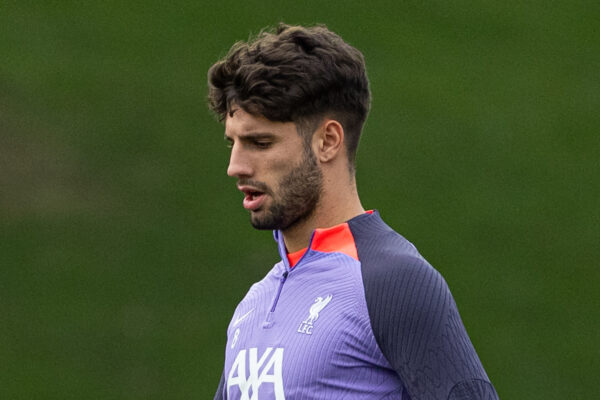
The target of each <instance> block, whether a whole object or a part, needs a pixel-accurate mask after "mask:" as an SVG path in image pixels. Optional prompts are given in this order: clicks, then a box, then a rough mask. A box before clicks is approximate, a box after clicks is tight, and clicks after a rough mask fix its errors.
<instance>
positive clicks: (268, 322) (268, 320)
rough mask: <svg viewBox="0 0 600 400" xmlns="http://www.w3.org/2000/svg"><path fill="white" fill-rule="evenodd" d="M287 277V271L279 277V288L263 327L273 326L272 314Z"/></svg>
mask: <svg viewBox="0 0 600 400" xmlns="http://www.w3.org/2000/svg"><path fill="white" fill-rule="evenodd" d="M287 277H288V271H285V272H284V273H283V275H281V278H279V288H277V293H276V294H275V298H274V299H273V305H272V306H271V310H270V311H269V313H268V314H267V318H266V319H265V322H264V323H263V328H264V329H268V328H271V327H272V326H273V324H274V323H275V322H274V321H273V314H274V313H275V308H276V307H277V302H278V301H279V296H280V295H281V289H282V288H283V284H284V283H285V280H286V279H287Z"/></svg>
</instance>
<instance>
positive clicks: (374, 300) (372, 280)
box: [350, 218, 498, 400]
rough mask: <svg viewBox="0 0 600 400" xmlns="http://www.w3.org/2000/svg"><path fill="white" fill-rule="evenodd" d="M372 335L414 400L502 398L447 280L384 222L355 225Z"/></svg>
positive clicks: (353, 230) (372, 220)
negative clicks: (465, 324) (482, 362)
mask: <svg viewBox="0 0 600 400" xmlns="http://www.w3.org/2000/svg"><path fill="white" fill-rule="evenodd" d="M350 228H351V229H352V233H353V235H354V237H355V241H356V245H357V251H358V256H359V259H360V261H361V271H362V276H363V284H364V289H365V298H366V301H367V308H368V312H369V318H370V320H371V326H372V329H373V334H374V336H375V339H376V340H377V343H378V345H379V347H380V349H381V351H382V353H383V354H384V355H385V357H386V358H387V360H388V361H389V363H390V365H391V366H392V367H393V368H394V370H395V371H396V372H397V373H398V375H399V377H400V379H401V380H402V382H403V384H404V385H405V389H406V391H407V392H408V394H409V395H410V397H411V398H412V399H419V400H427V399H436V400H437V399H444V400H446V399H453V400H458V399H461V400H462V399H486V400H487V399H497V398H498V397H497V394H496V392H495V390H494V388H493V386H492V385H491V383H490V382H489V379H488V377H487V375H486V373H485V371H484V369H483V367H482V365H481V362H480V360H479V358H478V356H477V354H476V352H475V349H474V348H473V345H472V343H471V341H470V339H469V337H468V335H467V332H466V330H465V328H464V325H463V323H462V321H461V319H460V316H459V314H458V310H457V307H456V304H455V302H454V299H453V298H452V295H451V293H450V290H449V289H448V285H447V284H446V282H445V281H444V279H443V277H442V276H441V275H440V274H439V273H438V272H437V271H436V270H435V269H434V268H433V267H431V266H430V265H429V264H428V263H427V262H426V261H425V260H424V259H423V257H421V255H420V254H419V253H418V252H417V251H416V249H415V248H414V246H412V244H410V243H409V242H408V241H407V240H406V239H404V238H403V237H402V236H400V235H399V234H397V233H395V232H394V231H392V230H391V229H390V228H389V227H387V225H385V224H384V223H383V222H382V221H381V220H380V219H378V218H377V219H375V218H373V219H371V222H370V223H362V224H355V225H353V224H351V225H350Z"/></svg>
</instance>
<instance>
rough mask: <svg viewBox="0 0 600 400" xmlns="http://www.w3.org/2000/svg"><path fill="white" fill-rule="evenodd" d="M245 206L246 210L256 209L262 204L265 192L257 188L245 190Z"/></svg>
mask: <svg viewBox="0 0 600 400" xmlns="http://www.w3.org/2000/svg"><path fill="white" fill-rule="evenodd" d="M244 194H245V196H244V201H243V206H244V208H245V209H246V210H250V211H255V210H257V209H258V208H260V206H261V205H262V203H263V201H264V199H265V194H264V193H263V192H259V191H255V190H244Z"/></svg>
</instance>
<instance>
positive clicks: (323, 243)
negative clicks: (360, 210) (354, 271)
mask: <svg viewBox="0 0 600 400" xmlns="http://www.w3.org/2000/svg"><path fill="white" fill-rule="evenodd" d="M369 219H376V220H379V219H380V217H379V213H378V212H377V211H376V210H369V211H366V212H365V213H364V214H360V215H358V216H356V217H354V218H352V219H350V220H349V221H347V222H344V223H341V224H339V225H335V226H332V227H329V228H317V229H315V230H314V231H313V233H312V234H311V237H310V241H309V243H308V248H307V249H306V252H305V253H304V255H303V256H302V257H300V259H299V260H298V262H297V263H296V265H295V267H296V268H297V267H298V265H299V264H302V262H303V261H304V260H305V259H307V258H309V257H310V254H311V253H314V252H315V251H317V252H322V253H333V252H338V253H344V254H346V255H348V256H350V257H352V258H354V259H356V260H358V254H357V251H356V244H355V243H354V236H353V235H352V232H351V230H350V226H349V222H352V223H357V222H359V221H362V220H365V221H366V220H369ZM273 237H274V239H275V241H276V242H277V247H278V250H279V255H280V256H281V261H282V262H283V265H284V267H285V271H286V272H288V273H289V272H290V270H291V269H292V266H291V265H290V262H289V259H288V257H287V255H288V252H287V249H286V247H285V242H284V239H283V233H282V232H281V231H280V230H274V231H273Z"/></svg>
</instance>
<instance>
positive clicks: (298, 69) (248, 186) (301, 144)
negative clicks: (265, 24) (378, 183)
mask: <svg viewBox="0 0 600 400" xmlns="http://www.w3.org/2000/svg"><path fill="white" fill-rule="evenodd" d="M208 81H209V103H210V107H211V109H212V110H213V111H214V112H215V113H216V114H217V115H218V116H219V119H220V120H222V121H224V122H225V135H226V138H227V140H228V141H229V142H230V144H231V146H232V154H231V159H230V164H229V168H228V174H229V175H230V176H234V177H237V178H238V187H239V188H240V190H242V191H243V192H244V193H245V195H246V197H245V199H244V206H245V208H247V209H249V210H250V211H251V218H252V223H253V225H254V226H255V227H257V228H261V229H283V230H285V229H286V228H288V227H291V226H293V225H294V224H296V223H298V222H300V221H302V220H304V219H306V218H308V217H309V216H310V215H311V213H312V211H313V210H314V209H315V207H316V206H317V205H318V203H319V199H320V195H321V191H322V187H323V174H322V171H321V168H320V166H319V161H318V160H317V158H316V157H315V154H314V152H313V148H312V147H311V144H312V142H313V137H314V134H315V132H316V131H317V129H318V128H319V127H321V128H322V125H323V122H324V121H329V122H327V123H328V124H333V125H334V128H335V127H337V128H338V129H339V130H341V131H342V133H341V137H342V138H343V151H344V153H345V154H344V157H345V161H346V165H347V167H348V170H349V171H350V173H351V174H353V172H354V160H355V155H356V150H357V147H358V142H359V139H360V134H361V130H362V126H363V124H364V122H365V119H366V117H367V114H368V110H369V105H370V92H369V84H368V80H367V77H366V72H365V65H364V59H363V56H362V54H361V53H360V52H359V51H358V50H356V49H355V48H354V47H352V46H350V45H349V44H347V43H345V42H344V41H343V40H342V39H341V38H340V37H339V36H338V35H336V34H335V33H333V32H331V31H329V30H328V29H327V28H326V27H324V26H315V27H310V28H304V27H298V26H287V25H283V24H281V25H279V27H278V28H277V29H276V30H275V31H263V32H262V33H260V34H259V35H258V37H257V38H255V39H254V40H252V41H250V42H248V43H243V42H240V43H236V44H235V45H234V46H233V47H232V48H231V50H230V51H229V53H228V54H227V56H226V57H225V58H224V59H222V60H220V61H218V62H217V63H215V64H214V65H213V66H212V67H211V68H210V70H209V73H208ZM332 121H333V122H332ZM328 126H329V125H328Z"/></svg>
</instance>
